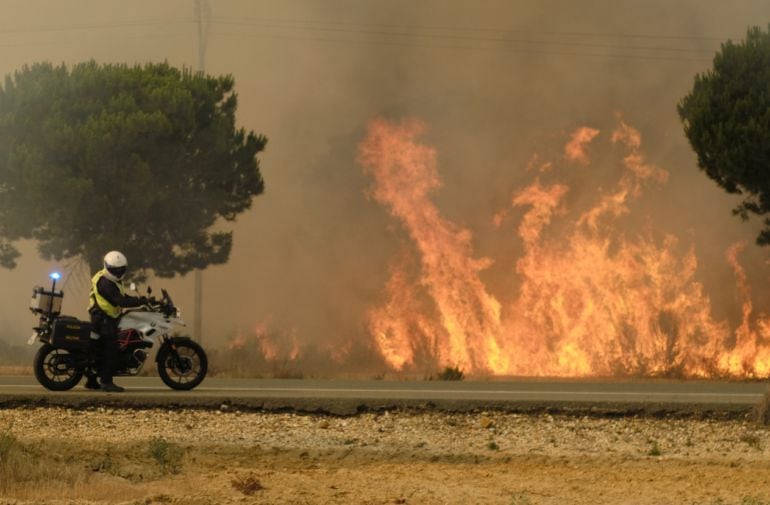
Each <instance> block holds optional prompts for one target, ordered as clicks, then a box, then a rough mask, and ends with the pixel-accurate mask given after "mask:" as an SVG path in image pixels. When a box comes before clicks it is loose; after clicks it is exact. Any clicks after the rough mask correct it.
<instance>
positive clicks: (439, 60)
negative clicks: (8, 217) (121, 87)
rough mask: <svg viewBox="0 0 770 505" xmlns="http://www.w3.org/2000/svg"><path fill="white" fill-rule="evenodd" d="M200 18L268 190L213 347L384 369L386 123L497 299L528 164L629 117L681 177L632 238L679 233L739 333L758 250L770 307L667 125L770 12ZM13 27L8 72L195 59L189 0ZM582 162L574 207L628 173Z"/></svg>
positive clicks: (266, 8)
mask: <svg viewBox="0 0 770 505" xmlns="http://www.w3.org/2000/svg"><path fill="white" fill-rule="evenodd" d="M209 3H210V6H211V17H210V19H209V28H208V37H209V39H208V42H207V53H206V70H207V71H208V72H209V73H213V74H220V73H231V74H233V75H234V77H235V81H236V90H237V91H238V94H239V111H238V118H239V121H240V123H241V124H242V125H243V126H245V127H246V128H248V129H253V130H255V131H256V132H259V133H264V134H265V135H267V136H268V138H269V140H270V143H269V146H268V149H267V151H266V152H265V154H264V156H262V157H261V166H262V173H263V175H264V177H265V181H266V186H267V189H266V193H265V194H264V195H263V196H260V197H259V198H257V199H256V200H255V202H254V206H253V208H252V210H251V211H249V212H248V213H247V214H245V215H243V216H242V217H241V218H240V219H239V221H238V222H237V223H236V225H235V236H234V248H233V253H232V257H231V261H230V263H229V264H227V265H224V266H220V267H215V268H212V269H210V270H208V271H207V272H206V273H205V281H204V282H205V298H204V310H205V316H204V320H205V323H204V344H208V345H212V346H222V347H225V346H227V345H228V344H229V345H232V343H233V342H238V341H242V342H254V341H265V342H268V341H271V342H273V344H274V345H277V347H275V348H276V349H278V350H279V351H280V352H279V354H280V359H294V358H296V359H304V360H305V363H307V366H308V367H310V368H313V369H314V370H316V371H317V372H318V373H321V374H323V373H334V372H340V371H350V372H355V373H367V372H368V371H370V372H371V373H381V372H382V371H383V370H385V369H387V365H386V362H385V360H384V359H383V358H382V357H381V356H380V353H379V351H378V350H377V348H376V346H375V345H374V341H373V337H372V335H371V334H370V332H369V328H368V327H367V314H368V313H369V311H370V310H371V309H372V308H374V307H378V306H381V305H382V304H383V303H385V302H386V299H387V293H386V286H387V284H388V282H389V279H390V273H389V272H390V271H391V270H390V269H391V267H392V265H393V262H394V258H398V257H399V255H400V254H402V252H403V250H404V248H406V249H407V250H408V249H409V248H410V247H413V245H412V244H411V242H410V240H409V237H408V233H407V231H406V230H405V229H404V228H403V227H402V226H400V224H399V223H398V221H396V220H393V219H392V218H391V217H390V216H389V215H388V210H387V208H385V207H384V206H382V205H380V203H378V202H377V201H376V199H375V198H373V197H372V180H371V177H370V176H369V175H367V174H365V173H364V171H363V170H362V167H361V165H360V164H359V163H358V162H357V155H358V145H359V143H360V142H361V141H362V140H363V139H364V137H365V136H366V133H367V127H368V125H369V124H370V121H371V120H372V119H373V118H375V117H383V118H385V119H387V120H392V121H396V122H398V121H400V120H402V119H404V118H412V117H418V118H421V119H422V120H423V121H424V122H425V123H426V124H427V125H429V128H428V130H427V132H426V133H425V138H424V141H425V142H426V143H427V144H429V145H431V146H433V147H435V149H436V152H437V160H436V161H437V167H438V168H437V169H438V172H439V174H440V179H441V181H442V182H441V185H440V187H437V188H435V189H434V190H433V192H432V195H431V199H432V201H433V202H434V203H435V205H436V207H437V208H438V209H440V212H441V214H442V216H443V217H444V218H446V219H447V220H449V221H451V222H453V223H457V225H458V226H460V227H462V228H464V229H469V230H473V236H472V247H473V250H474V251H475V253H476V255H477V256H478V257H480V258H481V257H489V258H494V259H495V261H494V263H493V264H491V265H489V266H488V268H486V269H484V270H483V271H482V272H480V274H479V275H480V279H481V280H482V281H483V283H484V285H485V286H486V287H487V289H488V290H489V292H490V293H491V294H492V295H494V296H496V297H497V298H500V299H503V298H511V297H513V296H514V295H515V294H516V293H515V292H514V293H511V290H514V291H515V290H516V289H518V287H517V286H515V285H511V283H509V282H507V279H510V276H509V275H508V273H510V272H512V271H515V269H516V262H517V260H518V259H519V258H520V257H521V255H522V253H523V250H524V249H523V244H522V241H521V240H510V237H506V236H504V235H503V234H501V233H500V230H499V228H498V227H496V226H495V220H494V219H493V217H494V216H495V215H496V214H497V213H499V212H500V211H501V209H505V208H509V210H508V211H507V212H508V213H509V214H508V215H507V217H506V219H508V220H509V221H510V223H516V222H519V221H520V220H521V219H522V218H523V217H524V215H525V212H526V209H525V208H510V202H511V196H512V195H514V194H516V193H517V192H518V191H520V190H522V189H523V188H525V187H526V186H528V185H529V184H530V183H531V182H532V171H531V170H528V167H532V166H533V165H537V164H538V163H539V160H544V161H547V160H553V159H561V158H563V157H564V144H565V143H566V142H568V141H569V139H570V138H571V137H570V136H571V135H572V133H573V132H575V131H576V130H577V129H578V128H579V127H587V128H591V129H596V130H598V131H602V132H611V131H613V130H614V129H615V128H616V126H617V124H618V123H619V121H625V122H627V123H628V124H631V125H633V126H634V127H635V128H636V129H637V130H638V131H639V132H640V133H641V135H642V136H643V137H644V151H645V154H646V156H647V158H648V160H649V162H650V163H651V164H654V165H655V166H660V167H663V168H664V169H665V170H667V171H668V173H669V178H668V181H667V182H666V184H665V185H662V186H660V187H658V188H656V189H654V190H650V191H648V192H646V193H645V195H644V196H643V197H642V198H640V199H638V200H637V201H635V202H634V208H633V213H632V214H630V215H628V216H626V217H625V218H624V220H623V227H624V229H623V232H624V233H625V234H626V235H627V236H633V235H635V234H637V233H641V232H643V231H645V230H648V231H650V230H651V233H653V234H657V235H658V236H662V235H664V234H671V235H674V236H676V237H678V238H679V241H680V243H681V244H682V248H683V249H684V250H685V251H686V250H688V249H689V248H690V247H692V249H693V250H694V251H695V254H696V256H697V270H696V272H695V276H696V277H697V279H698V281H699V282H702V283H703V286H704V289H705V291H706V293H707V294H708V296H709V297H710V299H711V302H712V308H713V315H714V318H715V319H718V320H727V321H729V323H730V324H731V325H733V326H734V327H738V326H739V325H740V324H741V318H742V312H741V310H742V299H741V293H740V292H739V290H738V289H737V288H736V277H735V273H734V269H733V267H731V265H730V263H729V262H728V261H727V260H726V258H725V254H726V251H727V250H728V248H730V246H731V245H732V244H735V243H737V242H740V241H743V240H747V241H749V243H750V245H748V246H747V247H746V248H745V249H744V250H743V252H742V253H741V254H740V255H739V261H740V263H741V265H742V268H744V269H745V272H746V276H747V279H748V283H749V284H750V285H751V287H752V288H753V291H752V296H753V301H754V310H755V311H756V312H763V311H764V308H765V307H766V306H767V303H768V301H770V300H768V293H767V290H765V289H764V286H763V285H764V284H765V280H766V279H767V275H768V272H767V269H766V266H765V265H764V260H765V256H766V251H765V250H762V249H759V248H758V247H756V246H754V245H753V244H751V242H752V241H753V238H754V237H755V235H756V233H755V232H756V223H749V224H748V225H746V224H742V223H741V222H740V221H739V220H738V219H736V218H733V217H732V216H731V214H730V209H731V208H732V206H734V204H735V203H736V201H735V199H734V198H731V197H728V196H727V195H725V194H724V193H723V192H722V191H721V190H720V189H718V188H717V187H716V186H715V185H714V184H713V183H712V182H711V181H710V180H708V178H707V177H706V176H705V175H703V174H702V173H699V171H698V170H697V168H696V165H695V156H694V155H693V153H692V152H691V149H690V148H689V146H688V145H687V142H686V139H685V138H684V135H683V133H682V128H681V124H680V122H679V119H678V117H677V115H676V103H677V102H678V100H679V99H680V98H681V97H682V96H684V94H685V93H686V92H687V91H688V89H689V87H690V86H691V83H692V79H693V77H694V75H695V74H696V73H698V72H703V71H705V70H706V69H708V68H709V66H710V59H711V57H712V56H713V53H714V52H715V51H716V50H717V49H718V48H719V43H720V41H722V40H725V39H726V38H728V37H729V38H733V39H737V38H740V37H742V35H743V34H744V33H745V29H746V27H747V26H749V25H753V24H759V25H764V24H765V23H766V21H767V19H766V16H767V11H766V2H764V1H759V0H757V1H745V2H740V3H739V4H737V5H734V4H729V3H726V2H720V1H717V0H709V1H702V0H687V1H680V2H667V1H662V0H660V1H658V0H656V1H651V2H631V1H623V2H618V1H610V0H605V1H596V2H590V3H587V2H573V1H568V0H562V1H554V0H551V1H534V0H532V1H517V2H510V1H502V0H501V1H492V0H490V1H486V2H481V3H479V2H460V1H458V2H447V1H439V0H431V1H424V2H411V1H400V0H399V1H387V2H385V1H383V2H379V1H378V2H359V1H353V0H350V1H336V2H327V1H320V0H317V1H311V0H303V1H299V2H291V3H286V2H281V1H277V0H276V1H268V2H260V4H259V8H257V7H256V4H254V3H253V2H251V1H246V0H240V1H228V2H225V1H217V0H210V2H209ZM5 10H6V13H5V15H4V16H3V19H2V20H0V55H2V57H0V72H2V74H3V75H6V74H9V73H12V72H13V71H14V70H16V69H18V68H20V67H21V66H22V65H24V64H27V63H33V62H36V61H42V60H48V61H52V62H55V63H56V62H60V61H64V62H66V63H68V64H72V63H75V62H78V61H83V60H87V59H91V58H94V59H96V60H97V61H100V62H128V63H134V62H145V61H163V60H168V61H169V62H170V63H171V64H174V65H180V66H181V65H187V66H194V65H195V62H196V58H197V41H196V34H197V31H196V27H195V23H194V22H193V21H194V20H193V8H192V2H191V1H184V0H177V1H170V2H163V3H162V4H160V5H158V3H157V2H149V1H147V2H132V3H131V4H130V5H129V4H126V5H122V4H118V3H115V4H110V7H109V8H107V7H105V6H103V3H102V2H99V1H97V0H93V1H88V2H85V1H84V2H78V3H77V4H72V3H71V2H68V3H67V6H66V7H64V6H62V5H61V4H60V3H58V2H54V1H53V0H51V1H50V2H38V3H35V4H34V5H33V6H30V5H28V3H26V2H19V3H15V4H11V5H10V6H6V7H5ZM139 12H141V15H138V14H137V13H139ZM587 148H588V149H591V146H588V147H587ZM589 154H593V155H595V156H593V158H592V164H591V166H590V170H561V171H560V172H559V173H558V174H551V176H552V177H553V178H554V180H556V179H558V180H559V182H560V183H563V184H565V185H567V186H569V188H570V190H569V192H568V193H567V194H566V196H565V197H564V198H565V205H568V206H569V207H570V208H572V209H581V208H584V207H587V206H589V205H591V204H592V203H593V202H594V199H595V197H596V194H597V189H598V190H601V189H602V188H606V189H607V190H608V191H609V190H611V189H612V185H613V184H614V183H615V182H616V181H617V180H618V178H619V174H618V172H617V170H618V165H617V163H615V160H616V158H617V156H616V155H617V153H612V152H610V151H608V152H606V153H603V152H594V153H589ZM577 156H578V157H579V155H577ZM597 156H598V158H597ZM613 156H614V157H613ZM603 157H604V158H603ZM578 161H579V160H578ZM169 197H170V198H173V195H169ZM510 223H509V224H510ZM551 232H552V233H554V234H558V233H559V230H558V229H554V230H551ZM116 248H120V245H119V244H116ZM23 250H24V253H25V256H24V258H22V261H21V263H20V266H19V268H18V269H17V270H15V271H12V272H7V271H3V272H0V279H2V282H3V285H4V286H6V288H4V289H3V291H2V293H0V302H2V312H0V321H3V322H5V325H4V328H5V334H3V335H0V336H1V337H3V338H5V339H21V338H26V335H27V334H28V331H27V327H29V326H31V323H32V321H31V317H30V316H29V315H28V314H26V313H24V310H25V309H24V307H25V303H26V301H27V296H28V289H29V288H30V287H31V286H32V285H34V284H39V283H42V282H43V281H44V279H45V278H46V277H45V276H46V271H47V269H48V268H49V266H51V265H44V264H42V263H41V262H40V261H39V260H37V259H36V256H35V252H34V245H33V244H28V245H26V246H25V247H24V248H23ZM129 260H130V258H129ZM412 268H418V266H416V265H412ZM79 277H80V278H81V279H82V278H85V277H87V274H85V273H84V272H81V274H80V275H79ZM151 283H152V284H153V286H156V287H161V286H165V287H167V288H169V289H170V290H171V292H172V294H173V295H174V296H175V298H176V300H177V302H178V304H179V305H180V306H181V307H182V308H183V311H184V312H186V315H187V316H188V317H187V319H189V320H190V321H191V320H192V300H193V297H192V286H193V283H192V279H190V278H186V279H177V280H173V281H168V280H163V279H156V280H151ZM85 289H86V283H85V282H83V281H82V280H77V279H76V278H75V277H72V280H71V281H69V283H68V285H67V286H66V287H65V290H66V291H67V295H66V296H65V309H66V310H68V311H69V312H71V313H74V314H80V315H83V307H84V305H85V303H86V293H85ZM267 335H269V338H268V337H267ZM239 339H240V340H239ZM244 345H245V344H244ZM265 345H268V344H265ZM259 349H260V350H261V351H262V352H263V354H264V353H267V352H268V351H266V350H265V349H266V348H265V347H264V346H259ZM309 356H312V359H311V358H310V357H309ZM335 357H336V358H338V359H343V362H342V363H341V364H338V363H334V359H335ZM327 363H328V368H327V367H326V364H327ZM444 364H445V363H436V365H437V366H443V365H444ZM446 364H449V363H446Z"/></svg>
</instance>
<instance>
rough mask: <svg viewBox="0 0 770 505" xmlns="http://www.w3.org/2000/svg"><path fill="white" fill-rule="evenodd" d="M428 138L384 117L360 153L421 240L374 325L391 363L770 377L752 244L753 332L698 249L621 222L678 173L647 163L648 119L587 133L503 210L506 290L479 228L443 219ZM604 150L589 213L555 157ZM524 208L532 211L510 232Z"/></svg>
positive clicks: (394, 277) (500, 370)
mask: <svg viewBox="0 0 770 505" xmlns="http://www.w3.org/2000/svg"><path fill="white" fill-rule="evenodd" d="M425 131H426V125H425V124H424V123H422V122H420V121H417V120H409V121H404V122H401V123H391V122H388V121H385V120H375V121H373V122H372V123H371V125H370V127H369V131H368V134H367V136H366V138H365V139H364V140H363V141H362V142H361V144H360V146H359V163H360V164H361V166H362V167H363V169H364V170H365V172H366V173H367V174H368V175H369V176H371V178H372V180H373V186H372V189H371V196H372V198H373V199H374V200H375V201H377V202H378V203H380V204H381V205H383V206H384V207H385V208H386V209H387V211H388V212H389V213H390V215H391V216H392V217H393V218H394V219H395V220H397V221H398V223H399V224H400V226H401V227H402V228H403V230H404V231H405V232H406V233H407V235H408V237H409V241H410V242H411V243H410V244H409V245H408V246H406V247H404V250H403V252H402V253H401V254H400V255H399V257H398V258H396V259H395V261H394V262H393V264H392V267H391V274H390V279H389V280H388V282H387V285H386V286H385V291H386V297H385V300H384V301H383V302H382V303H381V304H379V305H378V306H376V307H374V308H372V309H371V310H370V311H369V312H368V314H367V318H366V319H367V327H368V331H369V333H370V335H371V337H372V338H373V340H374V342H375V343H376V347H377V349H378V350H379V353H381V355H382V356H383V358H384V359H385V361H386V362H387V364H388V365H389V366H390V367H392V369H394V370H398V371H410V370H425V369H427V368H431V367H433V368H434V369H437V368H439V367H441V366H444V365H447V364H451V365H454V366H457V367H459V368H460V369H462V370H464V371H465V372H466V373H469V374H481V375H488V374H492V375H516V376H565V377H566V376H569V377H588V376H631V375H646V376H677V377H715V376H720V377H766V376H768V375H769V374H770V354H769V351H770V346H768V340H767V339H768V336H770V319H768V318H767V317H766V316H764V315H761V314H759V315H758V314H756V313H755V312H754V308H753V306H752V301H751V292H750V287H749V283H748V279H747V276H746V274H745V272H744V270H743V268H742V267H741V265H740V263H739V261H738V256H739V254H740V252H741V250H742V248H743V244H741V243H739V244H735V245H733V246H731V247H730V248H729V249H728V251H726V261H728V262H729V263H730V265H731V266H732V268H733V271H734V273H735V278H736V280H737V292H738V296H740V297H741V300H742V306H743V310H742V320H741V323H740V325H739V326H738V327H737V328H731V325H730V324H729V322H728V321H725V320H718V319H717V318H715V317H714V315H713V312H712V302H711V299H710V297H709V295H708V294H707V293H706V292H705V290H704V286H703V284H702V283H701V282H700V281H699V280H698V279H697V276H696V273H697V270H698V258H697V256H696V252H695V250H694V247H692V246H690V247H687V246H684V247H683V246H682V245H681V244H680V241H679V239H678V238H677V237H676V236H674V235H671V234H664V233H661V232H660V231H657V230H656V231H652V230H647V231H642V232H634V233H633V234H631V233H629V232H626V231H625V230H624V228H623V227H622V225H621V223H620V220H621V219H622V218H623V217H624V216H626V215H628V214H629V212H630V209H631V205H632V204H633V203H634V201H636V200H638V199H639V198H640V196H641V195H642V193H643V192H644V191H645V189H647V188H649V187H651V186H656V185H663V184H665V183H666V181H667V178H668V173H667V172H666V171H665V170H663V169H662V168H660V167H657V166H655V165H653V164H651V163H648V162H647V161H646V159H645V156H644V154H643V151H642V143H641V135H640V133H639V132H638V131H637V130H635V129H634V128H633V127H631V126H629V125H628V124H626V123H624V122H623V121H619V124H618V125H617V126H616V128H615V129H614V131H611V132H601V131H599V130H596V129H593V128H587V127H584V128H579V129H577V130H576V131H575V132H574V133H573V134H572V135H571V136H570V137H569V139H568V141H567V143H566V145H565V147H564V151H563V158H562V159H560V160H554V161H549V162H540V160H539V159H538V158H533V160H534V162H533V163H532V166H531V167H530V168H531V169H532V170H531V172H532V173H533V176H532V181H531V183H530V184H529V185H527V186H526V187H524V188H522V189H520V190H518V191H516V192H515V193H514V194H513V195H512V196H511V199H510V202H511V206H510V208H508V209H504V210H502V211H501V212H499V213H497V214H496V215H495V216H493V217H491V219H492V222H493V223H494V225H495V226H496V227H497V229H498V231H499V233H502V234H509V236H510V239H511V240H515V241H518V243H519V248H520V251H521V252H520V255H519V257H517V258H516V261H515V271H514V272H511V282H510V289H509V290H508V292H507V294H506V295H505V296H501V295H500V294H497V295H495V294H493V292H492V291H491V290H490V289H489V288H488V286H487V285H486V284H485V282H484V281H483V275H482V273H483V272H484V271H485V270H486V269H488V268H489V267H490V266H491V265H493V263H494V261H493V259H491V258H485V257H478V256H477V255H476V254H475V253H474V245H473V241H472V237H473V235H472V233H471V231H470V230H468V229H466V228H464V227H462V226H460V225H458V224H456V223H455V222H453V221H451V220H449V219H447V218H446V217H444V216H442V214H441V212H440V210H439V208H438V207H437V205H436V204H435V203H434V202H433V201H432V199H431V192H432V191H434V190H435V189H436V188H438V187H439V186H440V185H441V179H440V176H439V173H438V163H437V152H436V150H435V149H434V148H432V147H431V146H428V145H425V144H424V143H422V142H421V140H420V137H421V135H422V134H424V133H425ZM595 145H596V146H604V147H603V148H605V147H607V146H609V147H610V148H611V149H610V150H611V152H612V153H614V156H616V157H617V158H618V159H616V160H615V161H614V164H615V165H616V167H617V169H616V170H615V172H616V173H617V174H618V175H617V177H616V180H615V181H614V183H613V184H614V185H613V186H612V187H611V188H608V189H606V190H604V191H601V190H599V191H597V192H596V194H595V200H594V201H593V202H592V203H591V204H590V205H588V206H587V207H586V208H583V209H573V208H570V206H569V202H568V198H567V196H568V195H569V193H570V187H569V186H568V185H567V184H566V183H564V182H560V181H553V182H546V181H545V176H546V175H550V172H551V168H552V167H553V166H554V165H569V168H570V169H572V170H589V169H590V167H591V163H592V162H591V158H590V154H591V150H592V147H594V146H595ZM541 179H543V180H541ZM515 215H518V216H520V219H519V221H518V224H517V225H514V226H511V222H512V221H513V218H512V216H515ZM730 289H735V288H733V287H732V286H731V287H730Z"/></svg>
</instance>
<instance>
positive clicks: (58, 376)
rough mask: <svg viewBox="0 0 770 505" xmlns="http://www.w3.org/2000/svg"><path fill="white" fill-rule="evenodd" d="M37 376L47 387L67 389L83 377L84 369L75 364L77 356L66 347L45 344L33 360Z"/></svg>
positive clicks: (59, 389)
mask: <svg viewBox="0 0 770 505" xmlns="http://www.w3.org/2000/svg"><path fill="white" fill-rule="evenodd" d="M33 368H34V371H35V378H36V379H37V381H38V382H39V383H40V384H41V385H42V386H43V387H44V388H46V389H50V390H51V391H67V390H68V389H72V388H73V387H75V385H76V384H77V383H78V382H80V379H82V378H83V371H82V370H79V369H78V368H77V367H76V366H75V357H74V356H73V355H72V353H70V352H69V351H68V350H66V349H60V348H58V347H53V346H51V345H49V344H45V345H43V347H41V348H40V349H39V350H38V351H37V354H35V359H34V361H33Z"/></svg>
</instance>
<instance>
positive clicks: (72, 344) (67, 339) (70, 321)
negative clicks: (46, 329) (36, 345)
mask: <svg viewBox="0 0 770 505" xmlns="http://www.w3.org/2000/svg"><path fill="white" fill-rule="evenodd" d="M90 343H91V323H87V322H85V321H79V320H78V319H75V318H74V317H66V316H65V317H58V318H56V320H55V321H54V322H53V329H52V330H51V345H55V346H57V347H63V348H65V349H87V348H88V346H89V345H90Z"/></svg>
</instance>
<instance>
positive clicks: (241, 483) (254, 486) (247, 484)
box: [230, 474, 265, 496]
mask: <svg viewBox="0 0 770 505" xmlns="http://www.w3.org/2000/svg"><path fill="white" fill-rule="evenodd" d="M230 483H231V484H232V485H233V487H234V488H235V489H237V490H238V491H240V492H241V493H243V494H245V495H247V496H251V495H253V494H254V493H256V492H257V491H261V490H263V489H265V487H264V486H263V485H262V483H261V482H259V479H257V477H256V476H255V475H254V474H248V475H241V476H239V477H235V478H234V479H233V480H232V481H230Z"/></svg>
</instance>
